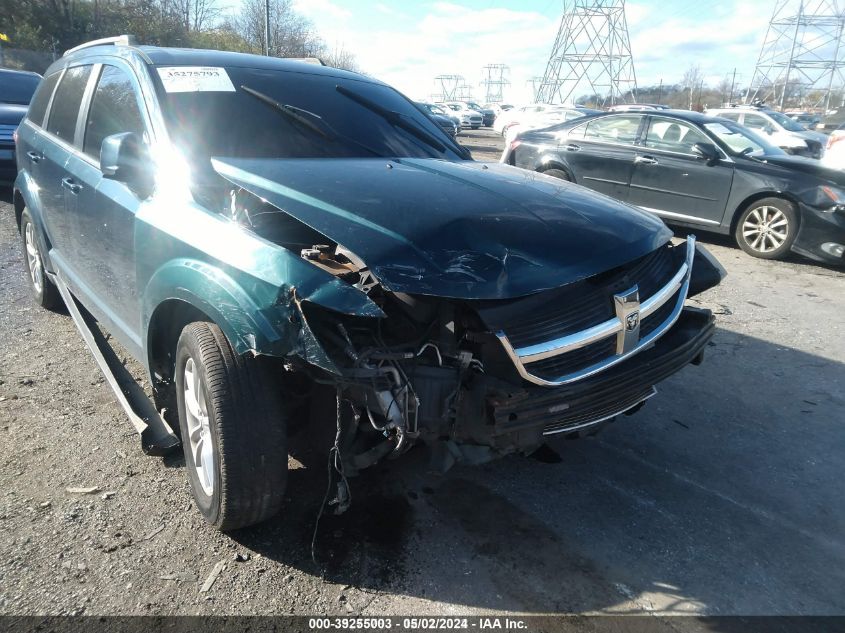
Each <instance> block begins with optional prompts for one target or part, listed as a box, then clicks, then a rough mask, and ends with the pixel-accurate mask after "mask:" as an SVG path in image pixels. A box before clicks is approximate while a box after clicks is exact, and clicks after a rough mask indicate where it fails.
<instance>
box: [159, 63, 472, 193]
mask: <svg viewBox="0 0 845 633" xmlns="http://www.w3.org/2000/svg"><path fill="white" fill-rule="evenodd" d="M158 70H159V72H160V74H161V73H168V72H170V73H171V74H173V73H177V72H178V67H168V68H159V69H158ZM216 70H218V72H219V71H222V72H224V73H225V76H223V77H222V79H220V80H217V81H218V83H216V84H212V83H208V84H205V85H200V86H199V89H197V87H196V86H192V87H191V90H190V91H187V90H186V91H184V92H183V91H180V86H179V85H175V84H172V83H171V85H169V87H168V88H165V84H164V83H162V84H160V86H159V90H160V93H161V95H162V103H163V106H164V114H165V120H166V122H167V127H168V131H169V132H170V135H171V138H172V140H173V142H174V143H175V145H176V146H177V149H179V150H181V152H182V153H183V155H184V156H185V157H186V158H187V159H188V161H189V163H190V164H191V167H192V170H193V171H194V172H195V174H197V175H198V176H200V179H204V178H202V177H203V176H207V175H208V174H209V173H211V162H210V159H211V157H215V156H219V157H237V158H352V157H355V158H357V157H373V156H383V157H397V158H402V157H416V158H446V159H449V160H457V159H461V158H462V157H461V155H459V151H460V150H459V148H458V147H457V146H455V145H454V144H453V142H452V141H451V140H450V139H449V138H448V137H447V136H446V135H445V134H444V133H443V131H442V130H441V129H440V128H439V127H438V126H437V125H435V124H434V123H433V122H432V121H431V120H430V119H429V118H428V117H427V116H425V115H424V114H423V113H422V112H420V111H419V110H418V109H417V108H416V107H415V106H414V104H413V103H411V102H410V101H408V100H407V99H406V98H405V97H403V96H402V95H401V94H399V93H398V92H397V91H396V90H394V89H393V88H390V87H388V86H384V85H381V84H376V83H371V82H369V81H358V80H354V79H346V78H340V77H327V76H325V75H316V74H308V73H298V72H296V73H295V72H290V71H277V70H267V69H254V68H238V67H227V68H221V69H216ZM227 79H228V81H227ZM229 82H231V83H229ZM344 89H347V90H350V91H354V93H355V94H356V95H360V96H361V98H365V99H366V100H367V101H368V102H372V103H375V104H378V105H379V106H380V107H382V108H384V109H385V110H386V111H392V112H395V113H398V115H399V116H398V118H396V119H391V118H389V117H385V116H382V115H381V114H379V113H378V112H376V111H374V110H373V109H372V108H368V107H365V106H364V105H362V103H361V102H359V101H356V100H353V99H351V98H349V97H348V96H345V95H344V94H342V91H343V90H344ZM430 138H434V139H436V145H433V144H432V143H430V142H427V140H430ZM203 172H205V173H203Z"/></svg>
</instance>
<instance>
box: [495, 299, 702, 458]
mask: <svg viewBox="0 0 845 633" xmlns="http://www.w3.org/2000/svg"><path fill="white" fill-rule="evenodd" d="M714 332H715V320H714V318H713V314H712V313H711V312H710V311H709V310H702V309H698V308H689V307H688V308H684V310H683V312H682V314H681V317H680V318H679V319H678V322H677V323H676V324H675V325H674V327H673V328H672V329H671V330H670V331H669V332H668V333H667V334H666V335H665V336H663V337H662V338H660V339H659V340H658V341H657V342H656V343H655V345H654V346H653V347H652V348H650V349H649V350H646V351H644V352H642V353H641V354H638V355H637V356H635V357H633V358H631V359H630V360H628V361H627V362H625V363H622V364H619V365H617V366H615V367H612V368H611V369H608V370H607V371H604V372H602V373H600V374H596V375H594V376H591V377H589V378H586V379H584V380H582V381H579V382H577V383H573V384H571V385H565V386H563V387H558V388H556V389H551V390H550V389H548V388H543V387H527V388H523V389H520V390H517V391H512V392H507V393H494V394H491V395H490V396H489V397H488V399H487V404H488V406H489V411H490V418H491V419H490V423H491V425H492V426H491V431H490V433H491V435H492V436H493V438H494V444H495V443H496V441H495V438H500V437H502V436H508V435H511V436H512V435H513V434H515V433H516V434H525V433H528V434H529V435H535V436H537V438H539V436H540V435H550V434H555V433H564V434H566V433H571V432H573V431H575V430H578V429H582V428H585V427H587V426H590V425H592V424H596V423H599V422H601V421H604V420H606V419H608V418H610V417H613V416H614V415H616V414H619V413H623V412H625V411H627V410H630V409H631V408H633V407H634V406H636V405H637V404H639V403H640V402H642V401H644V400H646V399H648V398H649V397H651V395H652V394H653V387H654V385H656V384H657V383H659V382H660V381H662V380H664V379H666V378H668V377H669V376H671V375H672V374H674V373H676V372H677V371H679V370H680V369H682V368H683V367H684V366H686V365H688V364H689V363H696V364H697V363H698V362H700V360H701V357H702V355H703V351H704V348H705V346H706V345H707V343H708V342H709V341H710V339H711V338H712V337H713V334H714ZM525 439H527V438H522V441H524V440H525Z"/></svg>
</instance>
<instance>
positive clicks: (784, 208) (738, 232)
mask: <svg viewBox="0 0 845 633" xmlns="http://www.w3.org/2000/svg"><path fill="white" fill-rule="evenodd" d="M760 207H775V208H776V209H778V210H779V211H780V212H781V213H783V214H784V216H786V219H787V221H788V222H789V224H788V229H789V232H788V233H787V236H786V240H785V241H784V243H783V244H781V245H780V246H779V247H778V248H777V249H775V250H773V251H769V252H768V253H763V252H760V251H757V250H754V249H753V248H751V246H750V245H749V244H748V243H746V241H745V238H744V237H743V235H742V226H743V224H744V223H745V220H746V218H747V217H748V216H749V215H750V214H751V212H752V211H754V210H755V209H758V208H760ZM799 223H800V220H799V218H798V212H797V211H796V209H795V205H793V204H792V203H791V202H789V201H787V200H783V199H781V198H762V199H760V200H757V201H755V202H752V203H751V204H750V205H748V206H747V207H746V208H745V210H744V211H742V213H740V215H739V218H738V219H737V222H736V227H735V228H734V240H735V241H736V243H737V244H738V245H739V247H740V248H741V249H742V250H743V251H745V252H746V253H748V254H749V255H751V256H752V257H757V258H760V259H782V258H783V257H785V256H786V255H788V254H789V252H790V251H791V250H792V244H793V242H795V237H796V236H797V234H798V227H799Z"/></svg>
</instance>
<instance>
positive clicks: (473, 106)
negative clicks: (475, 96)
mask: <svg viewBox="0 0 845 633" xmlns="http://www.w3.org/2000/svg"><path fill="white" fill-rule="evenodd" d="M464 103H466V104H467V107H468V108H469V109H470V110H475V111H476V112H480V113H481V125H483V126H484V127H490V126H491V125H493V121H495V120H496V111H495V110H493V109H492V108H488V107H485V106H482V105H479V104H477V103H476V102H475V101H465V102H464Z"/></svg>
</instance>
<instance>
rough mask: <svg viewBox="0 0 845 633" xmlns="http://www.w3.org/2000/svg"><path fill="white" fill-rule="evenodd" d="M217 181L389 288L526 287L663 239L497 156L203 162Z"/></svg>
mask: <svg viewBox="0 0 845 633" xmlns="http://www.w3.org/2000/svg"><path fill="white" fill-rule="evenodd" d="M212 162H213V164H214V168H215V169H216V170H217V171H218V172H219V173H220V174H221V175H222V176H224V177H225V178H226V179H228V180H229V181H231V182H232V183H234V184H235V185H237V186H238V187H242V188H243V189H246V190H247V191H249V192H251V193H253V194H255V195H257V196H259V197H260V198H263V199H264V200H266V201H268V202H269V203H270V204H272V205H274V206H276V207H278V208H279V209H280V210H282V211H284V212H285V213H288V214H290V215H291V216H293V217H295V218H297V219H298V220H300V221H301V222H304V223H305V224H307V225H308V226H310V227H311V228H313V229H315V230H317V231H319V232H320V233H322V234H323V235H325V236H326V237H328V238H329V239H330V240H332V241H334V242H337V243H339V244H342V245H343V246H345V247H346V248H348V249H350V250H351V251H353V252H354V253H356V254H357V255H358V256H359V257H360V258H361V259H362V260H364V262H366V264H367V266H369V268H370V269H371V270H372V272H373V273H374V274H375V275H376V277H377V278H378V279H379V281H380V282H381V283H382V285H383V286H384V287H385V288H387V289H388V290H391V291H394V292H406V293H411V294H424V295H435V296H440V297H453V298H462V299H505V298H513V297H519V296H523V295H528V294H532V293H535V292H539V291H541V290H546V289H549V288H556V287H558V286H562V285H564V284H568V283H571V282H573V281H577V280H579V279H583V278H584V277H588V276H590V275H594V274H597V273H600V272H603V271H606V270H608V269H611V268H613V267H615V266H619V265H621V264H624V263H626V262H629V261H631V260H633V259H636V258H638V257H641V256H642V255H645V254H647V253H648V252H650V251H652V250H654V249H656V248H657V247H659V246H660V245H662V244H664V243H666V242H667V241H668V240H669V238H670V237H671V235H672V233H671V231H669V229H667V228H666V226H665V225H664V224H663V222H661V221H660V220H658V219H656V218H654V217H653V216H650V215H648V214H646V213H645V212H642V211H639V210H637V209H634V208H633V207H630V206H628V205H625V204H622V203H620V202H617V201H615V200H613V199H611V198H608V197H606V196H603V195H600V194H597V193H594V192H592V191H588V190H587V189H584V188H582V187H579V186H577V185H572V184H570V183H566V182H563V181H561V180H557V179H554V178H551V177H547V176H543V175H541V174H537V173H534V172H529V171H525V170H521V169H516V168H514V167H510V166H507V165H499V164H489V163H479V162H474V161H464V162H449V161H443V160H436V159H408V158H403V159H390V160H388V159H379V158H364V159H229V158H221V159H214V160H213V161H212Z"/></svg>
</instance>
